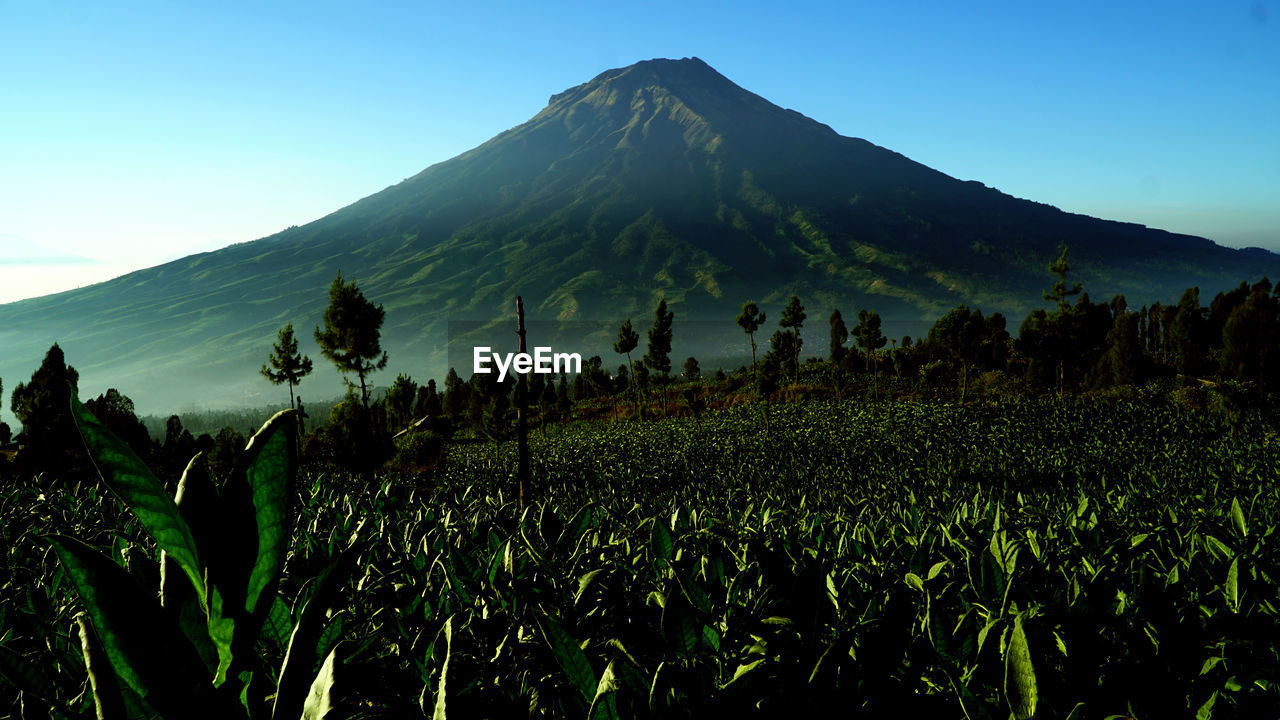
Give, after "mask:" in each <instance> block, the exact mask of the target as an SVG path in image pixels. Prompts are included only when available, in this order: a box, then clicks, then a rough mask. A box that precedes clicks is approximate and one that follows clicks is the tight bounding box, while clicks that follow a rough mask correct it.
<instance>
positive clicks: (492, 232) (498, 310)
mask: <svg viewBox="0 0 1280 720" xmlns="http://www.w3.org/2000/svg"><path fill="white" fill-rule="evenodd" d="M1064 242H1065V243H1069V244H1070V246H1071V262H1072V276H1073V279H1075V280H1078V281H1081V282H1083V283H1084V285H1085V289H1086V290H1087V291H1089V292H1090V294H1091V295H1092V296H1093V297H1094V298H1095V299H1102V298H1108V297H1110V296H1111V295H1113V294H1115V293H1123V294H1125V295H1127V296H1128V297H1129V299H1130V302H1131V304H1133V305H1138V304H1142V303H1145V302H1149V301H1151V300H1156V299H1158V300H1161V301H1164V302H1171V301H1173V300H1176V299H1177V295H1178V294H1179V293H1180V292H1181V290H1182V289H1183V288H1185V287H1187V286H1189V285H1197V284H1198V285H1200V286H1201V287H1202V289H1203V290H1204V291H1205V292H1210V293H1211V292H1215V291H1217V290H1218V289H1222V288H1226V287H1228V286H1234V285H1235V284H1236V283H1238V282H1239V281H1240V280H1242V279H1256V278H1257V277H1258V276H1260V275H1262V274H1264V273H1270V274H1272V276H1276V275H1277V274H1278V273H1280V257H1278V256H1276V255H1273V254H1271V253H1267V252H1264V251H1252V250H1251V251H1238V250H1231V249H1227V248H1223V247H1221V246H1218V245H1215V244H1214V243H1212V242H1210V241H1208V240H1205V239H1203V238H1197V237H1190V236H1185V235H1175V234H1171V233H1167V232H1163V231H1159V230H1151V229H1147V228H1144V227H1142V226H1140V225H1134V224H1127V223H1118V222H1110V221H1103V220H1097V219H1094V218H1089V217H1085V216H1081V215H1072V214H1068V213H1064V212H1061V211H1059V210H1057V209H1056V208H1053V207H1050V206H1047V205H1043V204H1040V203H1035V202H1030V201H1026V200H1020V199H1016V198H1013V197H1010V196H1008V195H1005V194H1003V193H1001V192H999V191H997V190H994V189H991V188H987V187H985V186H984V185H982V184H980V183H977V182H972V181H970V182H963V181H959V180H956V179H954V178H951V177H948V176H946V175H944V174H942V173H939V172H937V171H935V170H932V169H930V168H928V167H926V166H924V165H921V164H919V163H916V162H914V161H912V160H909V159H907V158H905V157H903V156H901V155H899V154H897V153H895V152H892V151H890V150H886V149H884V148H881V147H878V146H876V145H873V144H872V143H869V142H867V141H865V140H860V139H856V138H848V137H843V136H841V135H838V134H837V133H835V132H834V131H833V130H831V128H829V127H827V126H826V125H823V124H821V123H819V122H816V121H814V120H811V119H809V118H806V117H804V116H803V115H801V114H799V113H797V112H794V111H792V110H784V109H782V108H779V107H777V106H775V105H773V104H772V103H769V102H768V101H767V100H764V99H763V98H761V97H759V96H757V95H754V94H752V93H750V92H747V91H746V90H743V89H742V88H740V87H738V86H737V85H735V84H733V83H732V82H730V81H729V80H727V79H726V78H724V77H723V76H721V75H720V74H719V73H717V72H716V71H715V70H713V69H712V68H711V67H710V66H708V65H707V64H705V63H703V62H702V61H701V60H697V59H686V60H653V61H647V62H641V63H637V64H635V65H632V66H630V67H626V68H621V69H616V70H610V71H607V72H605V73H602V74H600V75H599V76H597V77H596V78H594V79H593V80H591V81H590V82H588V83H585V84H583V85H579V86H577V87H574V88H571V89H569V90H566V91H564V92H562V93H559V94H556V95H554V96H552V97H551V99H550V102H549V104H548V105H547V107H546V108H544V109H543V110H542V111H541V112H539V113H538V114H537V115H536V116H534V117H533V118H532V119H531V120H529V121H528V122H526V123H525V124H523V125H520V126H518V127H515V128H512V129H511V130H508V131H506V132H504V133H501V134H499V135H498V136H496V137H494V138H493V139H492V140H490V141H488V142H486V143H484V144H483V145H480V146H479V147H477V148H474V149H473V150H470V151H468V152H466V153H463V154H462V155H459V156H458V157H455V158H453V159H451V160H447V161H445V162H442V163H439V164H437V165H433V166H431V167H429V168H427V169H426V170H424V171H422V172H421V173H419V174H418V175H415V176H414V177H412V178H409V179H408V180H405V181H404V182H401V183H400V184H398V185H394V186H392V187H389V188H387V189H385V190H383V191H382V192H379V193H377V194H374V195H371V196H369V197H367V198H365V199H363V200H361V201H359V202H356V203H354V204H353V205H350V206H348V207H346V208H343V209H342V210H339V211H337V212H335V213H333V214H331V215H329V216H326V217H324V218H322V219H320V220H317V221H315V222H312V223H309V224H307V225H304V226H301V227H293V228H290V229H288V230H285V231H283V232H281V233H278V234H276V235H272V236H270V237H267V238H263V239H261V240H258V241H254V242H250V243H243V244H240V245H235V246H232V247H228V248H225V249H222V250H219V251H216V252H212V253H204V254H201V255H194V256H191V257H188V258H184V259H181V260H178V261H175V262H171V263H168V264H166V265H162V266H159V267H156V268H151V269H148V270H144V271H140V272H136V273H133V274H131V275H128V276H126V277H123V278H119V279H117V280H113V281H111V282H107V283H103V284H100V285H95V286H92V287H89V288H84V289H81V290H75V291H71V292H67V293H61V294H59V295H54V296H49V297H45V298H37V299H33V300H26V301H23V302H19V303H14V304H10V305H5V306H0V347H3V348H4V351H3V357H2V358H0V377H3V378H4V379H5V380H6V381H7V382H8V383H15V382H16V381H17V380H19V379H25V378H26V377H27V376H29V375H30V372H31V370H33V369H34V368H35V367H36V365H38V363H39V360H40V357H41V356H42V355H43V352H44V350H45V349H47V348H48V346H49V344H51V343H52V342H54V341H55V340H56V341H58V342H61V343H62V345H63V347H64V349H65V350H66V353H67V358H68V361H69V362H71V363H72V364H73V365H75V366H76V367H77V369H79V370H80V372H81V377H82V380H81V382H82V384H83V385H84V386H85V389H86V391H88V390H92V391H94V392H100V391H101V390H100V389H98V388H99V387H101V388H105V387H107V386H109V385H110V386H114V387H118V388H119V389H120V390H121V391H122V392H125V393H126V394H128V395H130V396H131V397H133V398H134V400H135V401H136V402H137V403H138V406H139V409H140V410H142V411H145V412H157V411H164V410H167V409H171V408H175V407H179V406H182V405H186V404H189V403H192V402H196V403H201V404H209V405H228V404H240V403H246V402H266V401H269V400H274V399H276V396H277V395H278V394H279V393H277V392H276V388H273V387H271V386H270V385H269V384H268V383H266V381H265V380H262V379H261V378H259V377H258V376H257V374H256V371H257V368H258V367H259V366H260V365H261V363H262V362H263V360H265V358H266V355H267V353H268V352H269V350H270V347H271V342H272V339H273V338H274V336H275V332H276V330H277V329H278V328H279V327H280V326H282V325H284V324H285V323H287V322H293V323H294V325H295V327H297V328H298V330H299V336H300V339H301V341H302V342H301V349H302V351H303V352H304V353H307V354H310V355H311V356H312V357H313V359H315V360H316V363H317V366H316V373H315V375H313V376H312V378H309V379H308V380H307V381H306V382H304V384H303V386H302V388H301V390H300V392H302V393H303V394H304V395H306V394H307V393H308V392H310V393H317V392H319V393H321V394H325V395H328V394H334V393H336V392H338V391H339V385H338V383H337V381H336V374H335V373H334V372H333V370H332V368H331V366H329V365H328V364H327V363H325V362H323V359H322V358H321V357H320V355H319V352H318V350H317V349H316V347H315V345H314V343H313V342H312V340H311V337H310V329H311V328H312V327H314V326H315V325H316V324H318V323H319V322H320V317H321V314H322V312H323V308H324V304H325V301H326V295H325V292H326V288H327V286H328V283H329V282H330V281H331V280H332V278H333V274H334V273H335V272H336V271H337V270H338V269H341V270H342V272H343V275H344V276H345V277H348V278H351V279H354V280H356V281H357V282H358V283H359V285H360V287H361V289H362V290H363V291H364V293H365V295H366V296H367V297H368V298H369V299H370V300H372V301H373V302H375V303H382V304H383V305H384V306H385V308H386V311H387V317H386V324H385V326H384V347H386V349H387V350H388V351H389V352H390V355H391V365H390V366H389V368H388V370H387V372H388V373H389V374H392V376H394V373H395V372H397V371H405V372H408V373H410V374H412V375H414V376H415V377H417V378H420V379H423V380H425V378H426V377H427V376H430V375H434V376H436V377H438V378H439V377H442V376H443V372H444V369H445V368H444V357H445V347H444V344H445V338H446V332H447V323H448V322H449V321H457V320H492V319H494V318H496V317H503V318H507V317H509V316H510V314H511V307H512V300H513V298H514V296H515V295H517V294H520V295H523V296H524V298H525V301H526V308H527V310H528V312H529V315H530V319H531V320H553V319H562V320H610V321H612V322H614V323H615V327H616V323H617V322H620V321H621V320H622V319H623V318H625V317H627V316H630V317H632V319H633V322H634V323H635V324H636V327H637V329H638V330H640V331H641V332H642V333H643V331H644V330H645V329H647V327H648V324H649V322H650V321H651V316H652V307H653V304H654V303H655V302H656V299H657V298H658V297H660V296H661V297H666V298H667V301H668V303H669V304H670V306H671V308H672V310H673V311H674V312H675V313H676V317H677V319H706V320H717V321H723V323H722V324H723V333H722V334H719V335H716V334H715V333H706V332H699V333H697V334H696V337H694V336H690V337H681V335H680V333H679V331H680V328H679V326H677V328H676V330H677V335H676V346H675V348H674V351H673V357H676V356H679V357H684V356H685V355H688V354H698V355H706V356H708V357H709V356H724V355H725V354H732V353H736V352H745V348H740V347H738V346H739V345H741V344H743V340H742V334H741V332H740V331H738V329H737V328H736V326H734V324H733V317H734V316H735V315H736V312H737V309H738V308H739V306H740V305H741V304H742V302H743V301H745V300H747V299H754V300H756V301H757V302H758V303H760V304H761V306H762V307H763V308H764V309H765V311H766V312H768V313H769V315H770V319H771V323H770V325H769V330H770V331H771V330H772V327H773V325H772V322H773V321H776V319H777V317H778V315H777V314H776V311H777V309H778V308H779V307H780V306H781V305H782V304H783V303H785V302H786V300H787V298H788V297H789V296H790V295H791V294H792V293H797V294H799V295H800V297H801V299H802V300H803V301H804V304H805V306H806V311H807V312H808V317H809V320H808V326H809V327H808V333H807V334H810V338H811V339H810V340H809V342H807V343H806V348H807V349H812V350H814V351H822V350H823V349H824V348H825V345H826V343H825V340H824V339H822V337H824V336H825V333H826V324H825V318H826V315H827V314H828V313H829V312H830V310H831V309H832V308H833V307H840V308H841V309H842V310H844V311H845V312H846V313H848V312H856V310H857V309H858V308H859V307H868V308H876V309H878V310H879V311H880V312H881V314H882V315H883V316H884V317H885V318H886V332H888V333H890V334H895V333H899V330H898V329H895V328H908V327H909V329H907V330H904V331H905V332H912V333H913V334H916V333H918V330H916V329H915V328H916V327H917V326H918V323H919V322H920V321H929V320H932V319H933V318H935V317H936V316H937V315H939V314H941V313H942V312H944V311H945V310H946V309H948V308H950V307H952V306H954V305H956V304H958V303H967V304H970V305H977V306H981V307H982V308H983V309H984V310H988V311H990V310H1002V311H1004V312H1005V313H1006V314H1008V315H1010V316H1011V318H1012V320H1011V323H1012V324H1013V325H1014V327H1015V328H1016V324H1017V322H1018V320H1020V319H1021V316H1022V314H1023V313H1025V312H1026V311H1027V310H1028V309H1030V308H1032V307H1038V306H1041V304H1042V303H1040V302H1039V293H1040V290H1041V289H1042V288H1044V287H1046V286H1047V285H1048V283H1049V278H1048V273H1047V271H1046V270H1045V267H1046V265H1047V264H1048V263H1049V262H1050V261H1051V260H1052V259H1053V258H1054V257H1056V256H1057V251H1058V247H1059V245H1060V244H1061V243H1064ZM895 321H903V322H906V321H914V323H915V324H914V325H911V326H907V325H905V324H900V325H897V326H895ZM597 334H598V333H597ZM899 334H900V333H899ZM820 336H821V337H820ZM642 337H643V335H642ZM531 340H536V339H531ZM566 342H568V343H570V344H572V342H573V338H568V339H567V340H566ZM565 349H566V350H570V351H581V352H582V353H583V354H584V357H585V356H587V355H591V354H600V355H601V356H602V357H604V358H605V361H606V364H607V365H608V366H616V362H615V361H616V360H617V356H616V355H614V354H613V353H612V352H610V348H609V342H599V341H598V339H596V338H593V339H591V341H590V343H589V344H587V343H586V342H585V341H584V342H583V345H582V346H581V347H567V348H565ZM468 371H469V369H468ZM460 372H463V370H462V369H460ZM463 374H464V376H465V374H466V372H463Z"/></svg>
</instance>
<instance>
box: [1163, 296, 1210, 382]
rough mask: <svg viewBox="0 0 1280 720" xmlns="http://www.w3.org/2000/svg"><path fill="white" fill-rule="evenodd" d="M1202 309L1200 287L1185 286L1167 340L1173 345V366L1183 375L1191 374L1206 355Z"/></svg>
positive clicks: (1206, 345) (1206, 346)
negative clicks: (1185, 288)
mask: <svg viewBox="0 0 1280 720" xmlns="http://www.w3.org/2000/svg"><path fill="white" fill-rule="evenodd" d="M1204 330H1205V318H1204V310H1203V308H1201V307H1200V288H1198V287H1193V288H1187V290H1186V292H1184V293H1182V297H1181V298H1179V299H1178V310H1177V314H1176V315H1174V316H1173V324H1172V326H1171V327H1170V328H1169V341H1170V344H1171V345H1172V346H1173V352H1174V356H1173V362H1174V367H1176V368H1177V370H1178V372H1179V373H1182V374H1183V375H1193V374H1195V373H1196V371H1197V370H1199V368H1200V364H1201V361H1202V360H1203V359H1204V358H1205V357H1206V356H1207V355H1208V350H1209V348H1208V342H1207V341H1206V340H1207V339H1206V338H1205V336H1204Z"/></svg>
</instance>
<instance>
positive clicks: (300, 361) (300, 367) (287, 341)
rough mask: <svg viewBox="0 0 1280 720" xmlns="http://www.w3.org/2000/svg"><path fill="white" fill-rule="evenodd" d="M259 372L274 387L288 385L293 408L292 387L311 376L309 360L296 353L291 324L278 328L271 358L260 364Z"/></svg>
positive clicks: (290, 405) (296, 345)
mask: <svg viewBox="0 0 1280 720" xmlns="http://www.w3.org/2000/svg"><path fill="white" fill-rule="evenodd" d="M268 363H270V367H268ZM259 372H261V373H262V376H263V377H265V378H266V379H268V380H270V381H271V382H273V383H275V384H276V385H280V384H282V383H288V385H289V407H291V408H292V407H294V402H293V386H294V385H299V384H301V383H302V378H304V377H306V376H307V375H309V374H311V358H309V357H307V356H306V355H303V354H302V353H300V352H298V339H297V338H296V337H294V335H293V323H289V324H288V325H285V326H284V327H282V328H280V332H279V334H278V335H277V336H276V343H275V345H273V346H272V348H271V356H270V357H268V358H267V362H266V363H263V364H262V369H261V370H259Z"/></svg>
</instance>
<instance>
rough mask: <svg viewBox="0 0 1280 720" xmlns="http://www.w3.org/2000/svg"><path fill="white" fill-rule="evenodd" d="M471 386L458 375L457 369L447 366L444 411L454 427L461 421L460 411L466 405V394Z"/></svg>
mask: <svg viewBox="0 0 1280 720" xmlns="http://www.w3.org/2000/svg"><path fill="white" fill-rule="evenodd" d="M470 390H471V388H470V387H469V386H468V385H467V384H466V383H464V382H463V381H462V378H461V377H459V376H458V371H457V370H454V369H453V368H449V373H448V374H447V375H445V376H444V412H445V414H446V415H448V416H449V421H450V422H451V423H452V424H453V426H454V427H455V428H456V427H458V424H459V423H460V422H461V421H462V413H463V411H464V410H465V409H466V407H467V404H468V403H467V400H468V398H467V395H468V394H469V393H470Z"/></svg>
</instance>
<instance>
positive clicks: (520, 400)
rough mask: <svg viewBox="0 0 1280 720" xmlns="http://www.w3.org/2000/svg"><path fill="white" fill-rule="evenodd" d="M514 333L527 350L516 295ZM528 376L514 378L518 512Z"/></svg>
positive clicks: (525, 454) (524, 480)
mask: <svg viewBox="0 0 1280 720" xmlns="http://www.w3.org/2000/svg"><path fill="white" fill-rule="evenodd" d="M516 335H517V336H518V337H519V338H520V353H521V354H525V353H526V352H527V350H526V348H525V340H524V299H523V298H521V297H520V296H519V295H517V296H516ZM528 387H529V381H528V378H527V377H526V376H524V375H521V376H520V377H519V378H518V379H517V380H516V455H517V457H518V463H519V466H518V469H517V474H516V477H517V478H518V481H519V484H520V512H522V513H523V512H524V490H525V486H526V485H528V484H529V428H528V427H526V424H525V423H526V418H525V409H526V407H527V406H528V404H529V403H528V395H529V393H528Z"/></svg>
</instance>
